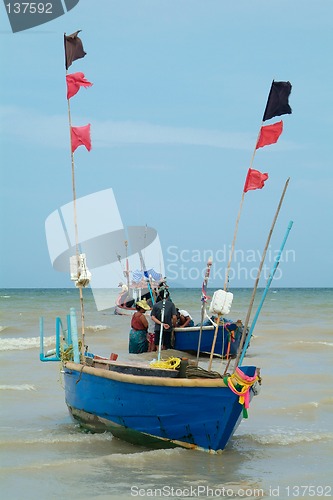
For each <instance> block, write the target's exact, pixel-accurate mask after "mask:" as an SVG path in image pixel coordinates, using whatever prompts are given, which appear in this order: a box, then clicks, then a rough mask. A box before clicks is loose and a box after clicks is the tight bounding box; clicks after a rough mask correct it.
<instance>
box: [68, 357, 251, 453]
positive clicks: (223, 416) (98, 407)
mask: <svg viewBox="0 0 333 500" xmlns="http://www.w3.org/2000/svg"><path fill="white" fill-rule="evenodd" d="M101 366H103V365H101ZM114 366H116V363H115V364H114ZM119 370H120V371H114V370H113V369H112V364H110V363H105V366H103V367H102V368H96V367H89V366H85V365H81V364H78V363H73V362H67V363H66V364H65V366H64V370H63V372H64V385H65V397H66V404H67V406H68V409H69V411H70V413H71V415H72V417H73V418H74V419H75V420H76V421H77V422H79V423H80V425H82V426H83V427H85V428H87V429H89V430H91V431H94V432H104V431H110V432H111V433H112V434H113V435H114V436H116V437H119V438H121V439H123V440H125V441H129V442H131V443H136V444H141V445H144V446H148V447H152V448H154V447H158V448H165V447H174V446H181V447H184V448H193V449H200V450H204V451H207V452H211V453H216V452H221V451H222V450H223V449H224V448H225V446H226V445H227V443H228V441H229V439H230V438H231V436H232V435H233V433H234V432H235V430H236V428H237V427H238V425H239V423H240V421H241V419H242V408H243V407H242V405H241V404H240V403H239V401H238V396H237V395H236V394H234V393H233V392H232V391H231V390H230V389H229V388H228V387H227V386H226V385H225V384H224V382H223V379H221V378H218V379H187V378H175V377H166V376H149V375H146V374H145V375H132V374H130V373H121V368H119ZM242 370H243V371H244V372H245V373H247V374H248V375H249V376H252V375H253V374H254V372H255V367H242ZM146 373H147V372H146ZM148 373H149V371H148Z"/></svg>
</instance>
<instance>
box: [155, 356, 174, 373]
mask: <svg viewBox="0 0 333 500" xmlns="http://www.w3.org/2000/svg"><path fill="white" fill-rule="evenodd" d="M180 362H181V359H180V358H175V357H172V356H171V358H168V359H166V360H163V359H160V360H159V361H152V362H151V363H150V366H151V367H152V368H165V369H167V370H176V369H177V368H179V366H180Z"/></svg>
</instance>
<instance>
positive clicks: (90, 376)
mask: <svg viewBox="0 0 333 500" xmlns="http://www.w3.org/2000/svg"><path fill="white" fill-rule="evenodd" d="M78 33H79V31H78V32H76V33H73V34H72V35H69V36H66V35H64V42H65V61H66V65H65V67H66V70H68V67H69V66H70V65H71V64H72V62H73V61H74V60H76V59H80V58H82V57H84V55H85V54H86V53H85V52H84V51H83V47H82V42H81V40H80V39H79V37H78V36H77V35H78ZM75 75H79V74H78V73H76V74H73V75H71V78H70V80H71V81H72V80H73V78H74V79H75V78H76V76H75ZM83 76H84V75H83ZM66 79H67V78H66ZM88 83H90V82H88ZM285 83H286V82H276V84H275V86H277V87H278V89H280V87H281V86H282V87H283V88H284V87H287V94H284V97H283V98H284V100H286V99H287V100H288V95H289V93H290V89H291V85H290V83H289V82H287V83H288V84H289V85H285ZM67 84H68V81H67ZM84 84H85V82H83V83H82V80H78V81H76V83H75V85H74V87H75V89H74V90H75V92H74V93H72V94H71V95H74V94H75V93H76V92H77V91H78V89H79V87H80V85H84ZM282 84H283V85H282ZM273 87H274V82H273V84H272V88H273ZM69 91H70V88H69V84H68V93H69ZM288 92H289V93H288ZM68 93H67V100H68V116H69V126H70V137H71V143H70V145H71V166H72V188H73V212H74V213H73V217H74V225H73V227H74V235H75V237H74V238H73V241H75V251H76V254H75V255H74V256H71V259H70V263H71V279H72V280H73V281H75V285H76V287H78V289H79V292H80V309H81V336H80V340H79V335H78V327H77V319H76V312H75V309H74V308H71V310H70V314H69V315H68V316H67V327H66V328H64V327H63V324H62V321H61V319H60V318H57V319H56V340H55V348H54V349H52V350H50V351H47V352H45V350H44V322H43V319H42V318H41V320H40V360H41V361H43V362H44V361H55V362H58V363H59V364H60V366H61V372H62V374H63V377H64V390H65V401H66V404H67V407H68V409H69V412H70V414H71V415H72V417H73V419H74V420H75V421H76V422H78V423H79V424H80V425H81V426H82V427H84V428H86V429H89V430H90V431H93V432H104V431H110V432H111V433H112V434H113V435H114V436H115V437H118V438H121V439H123V440H126V441H129V442H132V443H139V444H142V445H144V446H147V447H152V448H155V447H158V448H163V447H175V446H180V447H183V448H190V449H196V450H203V451H206V452H209V453H219V452H221V451H222V450H224V449H225V447H226V446H227V444H228V442H229V440H230V438H231V437H232V435H233V434H234V432H235V430H236V429H237V427H238V425H239V424H240V422H241V420H242V418H243V417H247V410H248V408H249V403H250V401H251V399H252V397H253V396H254V395H256V394H257V393H258V392H259V386H260V383H261V379H260V371H259V369H257V368H256V367H255V366H243V364H242V363H243V359H244V356H245V352H246V349H247V346H248V344H249V341H250V338H251V335H252V332H253V328H254V324H255V322H256V320H257V317H258V314H259V312H260V309H261V306H262V303H263V300H264V297H265V296H263V299H262V302H261V303H260V306H259V309H258V312H257V314H256V317H255V319H254V321H253V322H252V324H251V328H250V330H249V332H248V325H249V319H250V314H251V310H252V306H253V302H254V298H255V293H256V290H257V286H258V282H259V278H260V273H261V269H262V265H263V262H264V259H265V255H266V252H267V248H268V245H269V242H270V238H271V235H272V232H273V228H274V225H275V222H276V218H277V215H278V213H279V210H280V207H281V204H282V200H283V197H284V194H285V191H286V188H287V185H288V182H289V179H288V181H287V182H286V185H285V188H284V191H283V194H282V197H281V200H280V203H279V205H278V209H277V212H276V214H275V217H274V220H273V224H272V227H271V230H270V232H269V235H268V239H267V242H266V246H265V249H264V252H263V256H262V259H261V262H260V266H259V268H258V275H257V279H256V282H255V285H254V289H253V293H252V297H251V301H250V306H249V309H248V313H247V316H246V319H245V323H244V326H243V327H242V328H243V331H242V332H241V338H240V339H239V341H238V338H237V340H236V334H237V332H236V330H237V328H238V327H240V325H237V324H233V323H228V324H227V323H226V322H225V321H224V320H223V318H224V317H226V315H228V314H229V311H230V307H231V303H232V293H231V292H229V291H228V276H229V269H230V263H231V257H232V252H231V255H230V258H229V263H228V268H227V272H226V279H225V285H224V290H217V291H216V292H215V293H214V296H213V299H212V302H211V304H210V313H213V314H214V315H217V320H216V323H215V325H212V326H211V327H209V326H208V327H205V326H204V325H203V321H204V317H205V308H206V302H207V299H208V296H207V293H206V292H207V282H208V277H209V272H210V267H211V265H212V260H211V259H208V262H207V269H206V274H205V278H204V282H203V287H202V299H201V302H202V307H201V322H200V324H201V326H200V327H199V328H197V329H196V330H195V331H191V329H190V328H186V329H179V331H178V332H177V331H176V346H178V347H182V349H183V350H185V349H188V348H189V346H190V348H191V349H192V347H193V346H194V349H197V360H196V361H192V362H190V361H189V360H186V359H182V358H180V357H179V358H169V359H168V360H163V359H161V349H162V337H163V324H164V321H163V320H164V309H165V301H166V295H167V294H166V287H164V296H163V306H162V310H161V320H160V325H161V330H160V338H159V347H158V359H157V361H155V360H154V361H153V362H150V363H149V362H148V361H146V362H138V363H132V362H126V361H125V362H122V361H121V360H118V358H117V356H113V355H111V356H110V359H106V358H103V357H100V356H98V355H95V354H93V353H91V352H88V351H87V349H86V348H85V331H84V305H83V304H84V301H83V291H82V289H83V288H85V287H86V286H87V285H88V284H89V281H90V278H91V275H90V272H88V269H87V267H86V255H85V254H80V253H79V250H80V242H79V238H78V226H77V217H76V189H75V169H74V151H75V149H76V148H77V147H78V145H84V146H86V148H87V149H88V150H90V147H91V143H90V136H88V131H89V130H90V125H88V126H85V127H72V125H71V113H70V104H69V100H70V96H69V94H68ZM269 101H270V97H269V100H268V104H269ZM284 104H285V103H284ZM266 108H267V106H266ZM286 109H287V111H286ZM288 109H290V108H286V106H283V109H282V112H280V110H279V106H278V108H277V111H276V99H275V100H274V110H275V111H274V113H275V115H281V114H283V113H286V112H289V111H288ZM269 111H271V110H269ZM274 113H273V114H272V113H271V112H267V109H266V111H265V117H264V120H265V119H269V118H271V117H273V116H274ZM78 138H79V140H78ZM251 165H252V164H251ZM250 171H251V172H250ZM250 173H251V178H250ZM253 173H254V174H255V176H254V178H253V176H252V174H253ZM267 177H268V175H267V174H261V173H260V172H258V171H255V170H251V169H249V173H248V176H247V179H246V183H245V186H244V190H243V195H242V201H241V207H242V203H243V200H244V194H245V192H247V190H251V189H261V188H262V187H263V183H264V180H266V179H267ZM250 180H251V182H250ZM241 207H240V210H239V215H238V218H237V221H236V228H235V234H234V240H233V244H232V248H234V244H235V239H236V234H237V227H238V221H239V216H240V212H241ZM290 227H291V225H290ZM290 227H289V228H288V232H289V230H290ZM287 235H288V233H287V234H286V237H285V240H284V242H283V245H284V243H285V241H286V238H287ZM69 239H70V238H69ZM283 245H282V247H281V251H282V248H283ZM103 250H104V249H103ZM281 251H280V253H281ZM279 257H280V254H279V255H278V257H277V258H276V261H275V267H274V269H273V271H272V275H271V276H272V277H273V276H274V272H275V270H276V267H277V265H278V262H279ZM120 260H121V259H120ZM143 269H144V270H145V266H143ZM126 270H127V271H128V266H127V267H126ZM125 275H126V277H127V278H128V272H126V274H125ZM269 283H270V280H268V284H267V286H269ZM266 289H267V287H266ZM221 323H222V325H221ZM220 325H221V326H220ZM234 325H236V327H237V328H236V329H234V328H233V327H234ZM180 330H185V331H180ZM232 332H234V335H235V337H234V344H235V345H232V344H233V342H232V341H231V334H232ZM235 332H236V333H235ZM191 334H192V338H191V339H190V337H187V335H191ZM206 336H207V339H208V343H207V344H206V338H205V337H206ZM195 337H196V338H195ZM211 337H212V338H211ZM219 338H221V341H220V340H219ZM189 340H191V341H192V342H191V343H190V342H189ZM206 346H207V347H206ZM208 346H209V347H208ZM206 348H207V350H210V360H209V364H208V369H204V368H202V367H200V366H199V353H200V352H202V350H205V349H206ZM225 348H226V354H227V357H228V358H229V359H228V362H227V364H226V366H225V369H224V371H223V373H222V372H221V373H220V372H216V371H213V370H212V359H213V355H214V353H215V349H216V351H217V352H218V353H221V355H222V356H224V352H225ZM236 348H237V349H236ZM236 351H237V355H236V358H235V360H234V363H233V367H232V369H231V368H230V369H229V361H230V359H231V358H232V357H233V355H234V352H236ZM115 358H117V359H115ZM228 369H229V371H228Z"/></svg>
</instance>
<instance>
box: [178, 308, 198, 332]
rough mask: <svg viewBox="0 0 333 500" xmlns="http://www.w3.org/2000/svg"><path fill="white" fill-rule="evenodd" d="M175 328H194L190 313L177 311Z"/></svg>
mask: <svg viewBox="0 0 333 500" xmlns="http://www.w3.org/2000/svg"><path fill="white" fill-rule="evenodd" d="M177 326H179V327H180V328H186V327H187V326H194V321H193V319H192V316H191V315H190V313H188V312H187V311H185V309H177Z"/></svg>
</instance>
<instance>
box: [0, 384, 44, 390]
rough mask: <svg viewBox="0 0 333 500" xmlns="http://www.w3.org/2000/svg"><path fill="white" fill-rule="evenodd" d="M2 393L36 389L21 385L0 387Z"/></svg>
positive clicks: (32, 386)
mask: <svg viewBox="0 0 333 500" xmlns="http://www.w3.org/2000/svg"><path fill="white" fill-rule="evenodd" d="M0 390H2V391H36V387H35V386H34V385H30V384H21V385H3V384H2V385H0Z"/></svg>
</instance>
